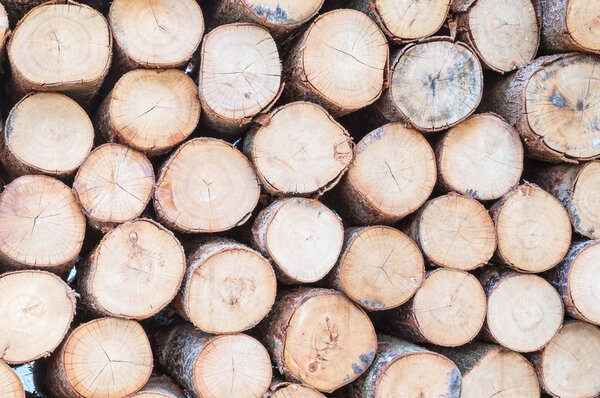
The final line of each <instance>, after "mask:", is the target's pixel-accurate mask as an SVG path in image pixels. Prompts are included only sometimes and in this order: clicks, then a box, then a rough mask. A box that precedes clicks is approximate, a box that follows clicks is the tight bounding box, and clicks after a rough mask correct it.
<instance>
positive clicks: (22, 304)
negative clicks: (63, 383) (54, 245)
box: [0, 271, 75, 397]
mask: <svg viewBox="0 0 600 398" xmlns="http://www.w3.org/2000/svg"><path fill="white" fill-rule="evenodd" d="M0 303H2V306H1V307H0V319H2V320H3V321H2V329H0V353H2V355H1V357H2V360H4V361H6V362H8V363H14V364H18V363H26V362H31V361H34V360H36V359H38V358H41V357H44V356H48V355H50V353H52V351H54V349H55V348H56V347H57V346H58V345H59V344H60V342H61V341H62V339H63V337H65V334H66V333H67V331H68V330H69V326H70V325H71V321H72V320H73V315H74V314H75V292H73V291H72V290H71V288H69V286H67V284H66V283H65V282H63V281H62V280H61V279H60V278H59V277H57V276H56V275H54V274H50V273H48V272H44V271H16V272H9V273H5V274H2V275H0ZM0 380H2V377H0ZM0 384H1V382H0ZM0 390H1V388H0ZM0 396H2V397H4V395H2V394H0Z"/></svg>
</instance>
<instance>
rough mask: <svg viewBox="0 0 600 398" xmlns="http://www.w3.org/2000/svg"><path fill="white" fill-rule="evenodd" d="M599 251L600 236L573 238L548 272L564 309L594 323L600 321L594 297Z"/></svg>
mask: <svg viewBox="0 0 600 398" xmlns="http://www.w3.org/2000/svg"><path fill="white" fill-rule="evenodd" d="M599 255H600V240H591V241H589V240H588V241H582V242H576V243H574V244H573V245H572V246H571V248H570V250H569V252H568V253H567V255H566V256H565V258H564V259H563V260H562V261H561V262H560V263H559V264H558V265H557V266H556V268H555V269H553V270H552V271H551V273H550V275H549V280H550V282H552V285H553V286H554V287H555V288H556V290H557V291H558V293H559V294H560V296H561V298H562V300H563V304H564V306H565V309H566V310H567V313H568V314H569V315H570V316H571V317H573V318H576V319H580V320H582V321H586V322H589V323H593V324H595V325H600V309H599V308H598V305H597V303H598V301H597V298H596V296H597V295H598V289H597V288H596V286H597V280H598V278H599V274H598V266H597V264H598V258H600V257H598V256H599Z"/></svg>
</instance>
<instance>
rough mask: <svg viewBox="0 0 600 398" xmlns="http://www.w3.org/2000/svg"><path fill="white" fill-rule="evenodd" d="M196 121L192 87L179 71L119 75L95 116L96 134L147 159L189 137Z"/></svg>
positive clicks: (195, 92)
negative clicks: (125, 146)
mask: <svg viewBox="0 0 600 398" xmlns="http://www.w3.org/2000/svg"><path fill="white" fill-rule="evenodd" d="M199 120H200V100H199V99H198V88H197V87H196V83H194V81H193V80H192V79H191V78H190V77H188V76H187V75H186V74H185V73H183V72H182V71H179V70H176V69H168V70H146V69H138V70H134V71H131V72H129V73H126V74H125V75H123V76H122V77H121V78H120V79H119V81H118V82H117V84H116V85H115V87H114V88H113V90H112V91H111V92H110V94H109V95H108V96H107V97H106V99H105V100H104V102H103V103H102V105H101V106H100V108H99V109H98V113H97V114H96V125H97V126H98V127H97V128H98V133H99V134H100V135H102V136H103V138H104V139H106V140H108V141H111V142H113V141H117V142H119V143H121V144H124V145H128V146H130V147H132V148H135V149H137V150H138V151H141V152H144V153H145V154H146V155H148V156H156V155H161V154H163V153H165V152H168V151H169V150H170V149H171V148H173V147H174V146H176V145H179V144H180V143H181V142H183V141H184V140H185V139H186V138H188V137H189V136H190V134H192V132H193V131H194V129H195V128H196V126H197V125H198V121H199Z"/></svg>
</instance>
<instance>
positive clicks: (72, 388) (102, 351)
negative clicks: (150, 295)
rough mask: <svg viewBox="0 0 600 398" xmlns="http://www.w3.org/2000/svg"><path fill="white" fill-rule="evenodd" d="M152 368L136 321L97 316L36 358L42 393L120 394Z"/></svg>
mask: <svg viewBox="0 0 600 398" xmlns="http://www.w3.org/2000/svg"><path fill="white" fill-rule="evenodd" d="M151 373H152V351H151V349H150V342H149V341H148V338H147V337H146V333H145V332H144V329H142V327H141V326H140V324H139V323H137V322H136V321H131V320H125V319H117V318H100V319H94V320H93V321H90V322H87V323H84V324H82V325H80V326H79V327H77V328H76V329H75V330H73V331H72V332H71V333H70V334H69V336H67V338H66V339H65V340H64V342H63V343H62V344H61V346H60V347H59V349H58V350H56V351H55V352H54V354H52V355H51V356H50V357H48V358H47V359H43V360H38V361H36V362H35V368H34V380H35V386H36V388H37V389H38V390H39V391H40V392H41V393H42V394H51V396H54V397H57V398H77V397H81V396H84V397H91V396H95V397H124V396H128V395H130V394H133V393H135V392H137V391H138V390H140V389H141V388H142V387H143V386H144V384H146V382H147V381H148V379H149V378H150V374H151Z"/></svg>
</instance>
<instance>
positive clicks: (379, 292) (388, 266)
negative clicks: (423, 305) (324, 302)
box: [327, 225, 425, 311]
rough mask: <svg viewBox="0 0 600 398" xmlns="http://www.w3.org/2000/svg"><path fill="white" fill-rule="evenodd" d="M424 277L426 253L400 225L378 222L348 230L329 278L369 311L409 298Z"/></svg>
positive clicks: (403, 301)
mask: <svg viewBox="0 0 600 398" xmlns="http://www.w3.org/2000/svg"><path fill="white" fill-rule="evenodd" d="M424 278H425V264H424V261H423V255H422V254H421V252H420V250H419V247H418V246H417V245H416V244H415V242H413V241H412V240H411V239H410V238H409V237H408V236H406V235H405V234H403V233H402V232H400V231H398V230H397V229H394V228H391V227H387V226H383V225H375V226H369V227H359V228H350V229H347V230H346V233H345V236H344V247H343V249H342V254H341V256H340V258H339V260H338V263H337V264H336V266H335V268H334V269H333V270H332V272H331V274H330V275H329V276H328V278H327V282H328V284H329V285H330V286H331V287H332V288H334V289H336V290H340V291H341V292H343V293H344V294H345V295H346V296H348V298H350V299H351V300H352V301H354V302H355V303H357V304H358V305H360V306H361V307H363V308H364V309H365V310H366V311H381V310H388V309H391V308H395V307H398V306H400V305H402V304H404V303H405V302H406V301H408V299H410V298H411V297H412V296H413V295H414V294H415V292H416V291H417V289H418V288H419V286H421V283H422V282H423V279H424Z"/></svg>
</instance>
